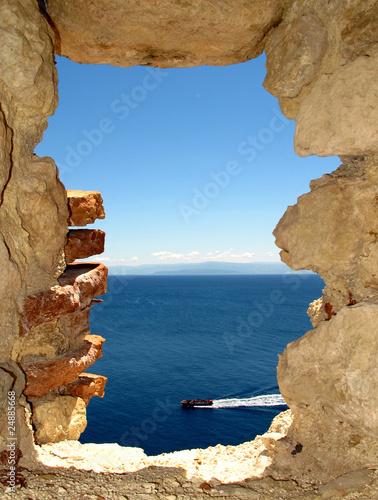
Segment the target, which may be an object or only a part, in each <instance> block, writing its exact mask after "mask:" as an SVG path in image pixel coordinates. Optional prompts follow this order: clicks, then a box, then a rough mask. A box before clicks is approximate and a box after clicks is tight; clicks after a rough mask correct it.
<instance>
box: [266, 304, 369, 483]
mask: <svg viewBox="0 0 378 500" xmlns="http://www.w3.org/2000/svg"><path fill="white" fill-rule="evenodd" d="M377 332H378V302H374V303H369V302H361V303H359V304H356V305H354V306H350V307H345V308H343V309H342V310H341V311H339V312H338V314H337V315H336V316H334V317H333V318H332V319H331V320H330V321H323V322H321V323H320V324H319V325H318V326H317V328H316V329H315V330H313V331H310V332H308V333H307V334H306V335H305V336H304V337H302V338H301V339H299V340H296V341H294V342H292V343H291V344H289V345H288V347H287V348H286V350H285V351H284V353H283V355H282V356H280V361H279V364H278V382H279V387H280V391H281V393H282V395H283V397H284V398H285V400H286V401H287V403H288V405H289V406H290V408H291V410H292V412H293V417H294V420H293V424H292V426H291V427H290V429H289V431H288V434H287V437H286V438H285V439H284V440H283V441H284V442H286V443H287V444H288V445H289V446H290V445H291V450H293V449H294V448H295V446H296V443H300V444H301V445H302V448H303V449H302V450H301V452H300V453H298V454H295V455H294V456H293V455H291V454H290V453H288V452H287V451H286V450H284V449H282V451H281V452H280V453H278V454H277V457H276V459H275V467H278V468H280V470H281V473H282V471H283V470H285V467H286V471H285V472H286V474H288V476H289V477H293V475H295V474H298V471H299V470H302V471H304V470H307V469H308V468H310V470H311V474H312V475H313V476H315V477H316V478H317V479H318V480H321V481H327V480H329V479H332V477H334V476H333V475H340V474H343V473H346V472H348V471H350V470H353V469H358V468H360V467H366V466H371V467H377V466H378V460H377V449H376V436H377V433H378V414H377V407H378V400H377V391H376V390H375V387H376V381H377V380H378V359H377V350H378V336H377Z"/></svg>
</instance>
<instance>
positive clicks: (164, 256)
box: [151, 250, 200, 262]
mask: <svg viewBox="0 0 378 500" xmlns="http://www.w3.org/2000/svg"><path fill="white" fill-rule="evenodd" d="M151 255H152V256H153V257H157V258H158V259H159V260H171V259H172V260H176V261H177V260H182V261H189V262H190V261H192V260H193V258H195V257H197V256H198V255H200V253H199V252H197V251H196V250H194V251H193V252H190V253H188V254H183V253H175V252H169V251H168V250H162V251H161V252H154V253H152V254H151Z"/></svg>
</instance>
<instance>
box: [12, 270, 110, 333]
mask: <svg viewBox="0 0 378 500" xmlns="http://www.w3.org/2000/svg"><path fill="white" fill-rule="evenodd" d="M107 277H108V269H107V267H106V266H104V265H103V264H97V263H86V264H71V265H69V266H68V267H67V269H66V271H65V272H64V273H63V274H62V275H61V276H60V278H59V279H58V281H59V284H60V286H56V287H53V288H51V289H50V290H47V291H46V292H41V293H38V294H36V295H29V296H28V297H26V298H25V299H24V304H23V312H22V315H21V326H20V335H25V334H27V332H28V331H29V330H30V328H31V327H33V326H37V325H40V324H42V323H47V322H48V321H51V320H53V319H54V318H58V317H60V316H63V315H65V314H69V313H72V312H74V311H76V310H78V309H84V308H85V307H87V306H89V305H90V304H91V302H92V299H93V298H94V297H96V296H98V295H102V294H104V293H105V292H106V283H107Z"/></svg>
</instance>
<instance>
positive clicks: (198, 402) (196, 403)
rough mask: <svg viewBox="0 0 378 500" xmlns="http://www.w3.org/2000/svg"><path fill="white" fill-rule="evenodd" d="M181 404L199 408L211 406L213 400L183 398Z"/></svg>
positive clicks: (184, 406)
mask: <svg viewBox="0 0 378 500" xmlns="http://www.w3.org/2000/svg"><path fill="white" fill-rule="evenodd" d="M181 404H182V407H183V408H201V407H203V406H213V401H212V400H211V399H184V400H183V401H181Z"/></svg>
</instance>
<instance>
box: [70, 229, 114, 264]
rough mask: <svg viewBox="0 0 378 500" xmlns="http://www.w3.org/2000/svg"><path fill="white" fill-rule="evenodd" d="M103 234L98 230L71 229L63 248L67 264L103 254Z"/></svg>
mask: <svg viewBox="0 0 378 500" xmlns="http://www.w3.org/2000/svg"><path fill="white" fill-rule="evenodd" d="M104 245H105V233H104V231H100V230H99V229H71V230H70V231H69V233H68V236H67V243H66V246H65V247H64V253H65V256H66V262H67V264H70V263H72V262H74V261H75V260H76V259H86V258H87V257H91V256H92V255H98V254H101V253H103V251H104Z"/></svg>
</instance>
